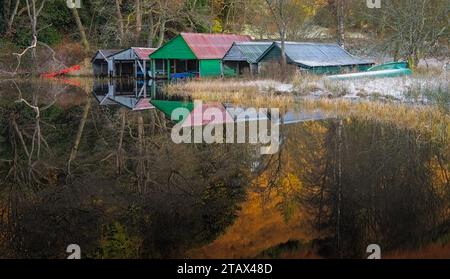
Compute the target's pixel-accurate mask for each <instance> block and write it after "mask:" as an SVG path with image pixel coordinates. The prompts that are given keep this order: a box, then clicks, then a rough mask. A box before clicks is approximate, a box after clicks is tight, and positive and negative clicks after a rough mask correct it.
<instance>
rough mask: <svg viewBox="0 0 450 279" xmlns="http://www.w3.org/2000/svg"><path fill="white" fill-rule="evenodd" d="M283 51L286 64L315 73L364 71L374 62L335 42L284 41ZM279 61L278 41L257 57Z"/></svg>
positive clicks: (269, 60) (260, 59)
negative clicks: (346, 49) (355, 54)
mask: <svg viewBox="0 0 450 279" xmlns="http://www.w3.org/2000/svg"><path fill="white" fill-rule="evenodd" d="M285 53H286V60H287V63H288V64H293V65H296V66H297V67H298V68H299V69H300V70H303V71H307V72H311V73H315V74H338V73H342V72H352V71H365V70H367V69H368V68H370V67H371V66H372V65H373V64H374V63H373V62H372V61H370V60H366V59H362V58H359V57H357V56H354V55H352V54H350V53H348V52H347V51H345V50H344V49H343V48H341V47H340V46H339V45H337V44H323V43H301V42H286V43H285ZM280 61H281V43H280V42H274V43H273V44H272V45H271V46H270V47H269V48H268V49H267V50H266V51H265V52H264V53H263V54H262V55H261V56H260V57H259V59H258V62H259V63H262V64H264V63H273V62H280Z"/></svg>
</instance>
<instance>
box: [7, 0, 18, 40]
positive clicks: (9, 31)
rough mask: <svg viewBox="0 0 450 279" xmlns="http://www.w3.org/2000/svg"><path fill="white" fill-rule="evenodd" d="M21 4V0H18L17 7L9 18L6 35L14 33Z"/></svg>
mask: <svg viewBox="0 0 450 279" xmlns="http://www.w3.org/2000/svg"><path fill="white" fill-rule="evenodd" d="M19 3H20V0H16V5H15V6H14V10H13V11H12V13H11V16H10V17H9V21H8V29H7V30H6V34H10V33H11V31H12V25H13V23H14V18H15V17H16V15H17V10H18V9H19Z"/></svg>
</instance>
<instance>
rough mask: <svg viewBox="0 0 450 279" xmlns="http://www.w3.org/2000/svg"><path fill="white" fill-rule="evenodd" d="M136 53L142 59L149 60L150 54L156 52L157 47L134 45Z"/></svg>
mask: <svg viewBox="0 0 450 279" xmlns="http://www.w3.org/2000/svg"><path fill="white" fill-rule="evenodd" d="M132 49H133V51H134V53H136V55H137V56H138V57H139V59H142V60H149V59H150V58H149V57H148V56H149V55H150V54H152V53H153V52H155V50H156V48H146V47H132Z"/></svg>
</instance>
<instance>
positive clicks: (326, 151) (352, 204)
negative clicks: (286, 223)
mask: <svg viewBox="0 0 450 279" xmlns="http://www.w3.org/2000/svg"><path fill="white" fill-rule="evenodd" d="M283 134H284V135H283V138H284V139H285V141H284V144H283V145H282V146H281V152H280V153H279V154H277V156H272V157H269V158H268V161H267V164H265V165H264V169H263V170H262V173H261V175H260V176H259V177H258V179H257V180H256V184H257V185H258V186H260V188H259V189H261V190H263V193H264V195H266V196H267V198H269V199H271V200H273V199H277V200H279V203H278V206H279V209H280V210H281V212H282V213H283V215H284V216H285V217H286V218H289V216H292V215H293V214H300V215H301V216H302V218H303V220H305V221H306V223H301V224H299V225H301V226H303V227H304V228H305V232H308V231H309V230H310V229H311V230H312V231H311V235H312V238H315V239H316V240H314V241H312V244H313V246H314V247H315V248H317V249H318V250H319V251H318V252H319V253H320V254H321V255H322V256H329V257H364V256H365V255H366V254H365V250H366V247H367V245H369V244H371V243H377V244H379V245H381V247H382V249H383V251H389V250H392V249H395V250H398V249H406V248H415V247H417V246H420V245H422V244H427V243H428V242H430V241H434V240H436V239H438V238H439V237H443V236H444V235H445V234H446V233H448V232H449V231H450V223H449V220H450V216H449V206H450V201H449V196H450V195H449V191H450V182H449V179H448V177H449V172H450V167H449V164H450V163H449V157H448V156H449V153H448V152H449V149H448V146H449V145H448V138H447V137H446V136H443V137H442V138H440V139H439V140H435V139H432V138H430V136H427V135H426V134H419V133H416V132H414V131H411V130H405V129H399V128H398V127H395V126H394V125H387V124H382V123H377V122H370V121H358V120H356V119H343V120H327V121H316V122H305V123H301V124H295V125H286V126H285V129H284V131H283ZM280 162H281V164H280ZM306 225H307V226H306ZM433 239H434V240H433Z"/></svg>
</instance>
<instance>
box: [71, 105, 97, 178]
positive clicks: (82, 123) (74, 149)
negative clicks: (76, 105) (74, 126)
mask: <svg viewBox="0 0 450 279" xmlns="http://www.w3.org/2000/svg"><path fill="white" fill-rule="evenodd" d="M90 110H91V98H86V104H85V105H84V110H83V116H82V117H81V120H80V124H79V125H78V131H77V134H76V136H75V142H74V144H73V147H72V151H71V152H70V156H69V160H68V161H67V173H68V175H71V169H70V167H71V164H72V162H73V161H74V160H75V158H76V157H77V154H78V147H79V145H80V142H81V137H82V136H83V131H84V127H85V125H86V122H87V119H88V116H89V111H90Z"/></svg>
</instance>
